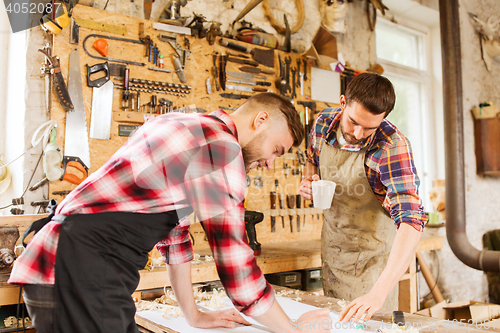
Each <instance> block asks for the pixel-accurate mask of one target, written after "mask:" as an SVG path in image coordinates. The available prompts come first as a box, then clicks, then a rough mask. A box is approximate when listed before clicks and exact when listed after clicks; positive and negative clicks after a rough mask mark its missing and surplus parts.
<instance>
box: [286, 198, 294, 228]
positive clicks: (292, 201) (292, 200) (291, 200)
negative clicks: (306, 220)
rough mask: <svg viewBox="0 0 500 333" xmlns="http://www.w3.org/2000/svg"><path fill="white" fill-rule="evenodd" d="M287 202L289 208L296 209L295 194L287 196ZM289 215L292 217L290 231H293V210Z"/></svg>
mask: <svg viewBox="0 0 500 333" xmlns="http://www.w3.org/2000/svg"><path fill="white" fill-rule="evenodd" d="M286 203H287V206H288V209H294V208H295V195H293V194H288V195H287V196H286ZM288 217H289V218H290V232H293V215H292V213H291V212H290V214H289V215H288Z"/></svg>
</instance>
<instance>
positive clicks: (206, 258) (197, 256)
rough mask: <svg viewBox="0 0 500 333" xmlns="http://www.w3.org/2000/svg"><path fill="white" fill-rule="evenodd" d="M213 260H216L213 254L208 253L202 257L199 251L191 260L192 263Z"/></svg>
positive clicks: (196, 263)
mask: <svg viewBox="0 0 500 333" xmlns="http://www.w3.org/2000/svg"><path fill="white" fill-rule="evenodd" d="M212 261H214V257H213V256H209V255H206V256H204V257H203V258H202V257H201V256H200V255H199V254H198V253H194V258H193V260H192V261H191V264H193V265H198V264H202V263H206V262H212Z"/></svg>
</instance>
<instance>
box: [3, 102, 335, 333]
mask: <svg viewBox="0 0 500 333" xmlns="http://www.w3.org/2000/svg"><path fill="white" fill-rule="evenodd" d="M303 136H304V134H303V127H302V125H301V123H300V118H299V116H298V114H297V111H296V110H295V108H294V107H293V106H292V105H291V104H290V103H289V102H288V101H287V100H285V99H284V98H282V97H280V96H278V95H274V94H271V93H264V94H259V95H255V96H253V97H251V98H250V99H248V101H247V102H245V103H244V104H243V105H242V106H241V107H239V108H238V109H237V110H236V111H235V112H234V113H232V114H231V115H228V114H226V113H225V112H223V111H221V110H218V111H216V112H213V113H211V114H210V115H201V114H179V113H170V114H167V115H162V116H159V117H156V118H155V119H154V120H151V121H149V122H147V123H145V124H144V125H143V126H142V127H141V128H140V129H139V130H138V131H137V132H136V133H135V134H134V135H133V136H132V137H131V138H130V139H129V140H128V142H127V143H126V144H125V145H124V146H123V147H121V148H120V149H119V150H118V151H117V152H116V153H115V154H114V155H113V156H112V157H111V158H110V159H109V160H108V161H107V162H106V163H105V164H104V165H103V166H102V167H101V168H99V169H98V170H97V171H95V172H94V173H92V174H91V175H90V176H89V177H88V178H87V179H86V180H85V181H84V182H83V183H81V184H80V185H79V186H78V187H77V188H76V189H74V190H73V191H72V192H71V193H70V194H69V195H68V196H67V197H66V199H65V200H63V201H62V202H61V204H59V205H58V206H57V208H56V209H55V212H54V214H51V215H52V216H50V217H49V218H47V219H46V221H44V222H45V223H46V224H45V226H44V227H43V228H41V230H39V232H37V233H36V235H35V236H34V237H33V239H32V240H31V241H30V243H29V245H28V246H27V248H26V250H25V251H24V253H23V254H22V255H21V256H20V258H18V260H17V261H16V263H15V265H14V267H13V270H12V273H11V277H10V280H9V283H17V284H22V285H23V286H24V300H25V303H26V305H27V307H28V311H29V313H30V315H31V317H32V319H33V322H34V325H35V327H36V328H37V332H38V333H45V332H92V333H96V332H103V333H104V332H106V333H107V332H127V333H128V332H137V327H136V325H135V322H134V314H135V306H134V303H133V301H132V299H131V297H130V295H131V294H132V293H133V292H134V290H135V288H136V287H137V284H138V282H139V274H138V270H139V269H142V268H143V267H144V266H145V264H146V261H147V256H148V252H149V251H150V250H151V248H152V247H153V246H154V245H155V244H156V243H158V245H157V246H158V249H159V251H160V253H161V254H162V255H163V256H164V260H165V262H166V263H167V266H168V274H169V278H170V281H171V284H172V288H173V290H174V292H175V294H176V296H177V299H178V301H179V304H180V307H181V309H182V311H183V312H184V315H185V317H186V319H187V321H188V323H189V324H190V325H192V326H194V327H201V328H209V327H217V326H224V327H233V326H234V322H239V323H247V322H246V321H245V320H244V319H243V318H242V317H241V316H240V315H239V314H238V313H237V312H236V311H234V310H225V311H217V312H209V313H204V312H200V311H198V310H197V309H196V306H195V303H194V297H193V293H192V289H191V279H190V278H188V276H190V272H191V264H190V261H191V259H192V258H193V255H192V247H191V242H190V239H189V236H188V227H189V223H190V219H189V218H188V215H189V214H191V213H192V212H193V211H194V212H195V213H196V215H197V216H198V217H199V219H200V221H202V223H203V224H204V227H205V229H206V232H207V236H208V240H209V244H210V247H211V249H212V252H213V254H214V260H215V263H216V266H217V270H218V273H219V276H220V278H221V282H222V284H223V285H224V287H225V290H226V292H227V294H228V296H229V297H230V299H231V300H232V302H233V303H234V305H235V307H236V309H238V310H239V311H241V312H243V313H244V314H246V315H249V316H252V317H254V318H255V319H256V320H257V321H259V322H261V323H262V324H264V325H266V326H268V327H269V328H271V329H272V330H274V331H276V332H296V331H297V330H296V329H293V327H292V325H291V323H290V319H289V318H288V317H287V316H286V314H285V313H284V312H283V310H282V309H281V308H280V306H279V305H278V303H277V302H276V301H275V298H274V291H273V288H272V287H271V286H270V285H269V284H268V283H267V282H266V280H265V278H264V276H263V274H262V272H261V271H260V269H259V267H258V266H257V265H256V261H255V257H254V255H253V251H252V250H251V249H250V247H249V246H248V243H247V240H246V234H245V223H244V219H243V216H244V206H243V200H244V188H245V184H246V179H245V178H246V175H245V173H246V172H248V171H249V170H250V169H252V168H255V167H257V166H260V167H267V168H268V169H269V168H270V167H271V165H272V163H273V160H274V159H275V158H276V157H277V156H281V155H282V154H283V153H284V152H286V151H288V150H289V148H290V147H292V145H293V146H298V145H299V144H300V143H301V141H302V139H303ZM328 313H329V311H328V310H327V309H322V310H317V311H311V312H308V313H306V314H304V315H303V316H302V317H301V318H299V322H304V323H307V322H322V321H324V320H327V319H328ZM295 327H297V325H295ZM318 331H321V332H326V331H327V330H326V329H324V330H318Z"/></svg>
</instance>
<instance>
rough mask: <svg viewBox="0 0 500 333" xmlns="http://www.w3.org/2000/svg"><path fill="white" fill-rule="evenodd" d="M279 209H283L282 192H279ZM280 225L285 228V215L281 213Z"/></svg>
mask: <svg viewBox="0 0 500 333" xmlns="http://www.w3.org/2000/svg"><path fill="white" fill-rule="evenodd" d="M280 209H285V195H284V194H283V193H280ZM280 215H281V213H280ZM281 226H282V227H283V228H285V217H284V216H283V215H281Z"/></svg>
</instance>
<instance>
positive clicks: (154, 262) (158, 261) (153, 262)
mask: <svg viewBox="0 0 500 333" xmlns="http://www.w3.org/2000/svg"><path fill="white" fill-rule="evenodd" d="M165 266H166V264H165V262H164V261H163V258H162V257H159V258H150V261H149V262H148V265H147V266H146V269H147V270H148V271H152V270H153V269H155V268H158V267H165Z"/></svg>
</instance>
